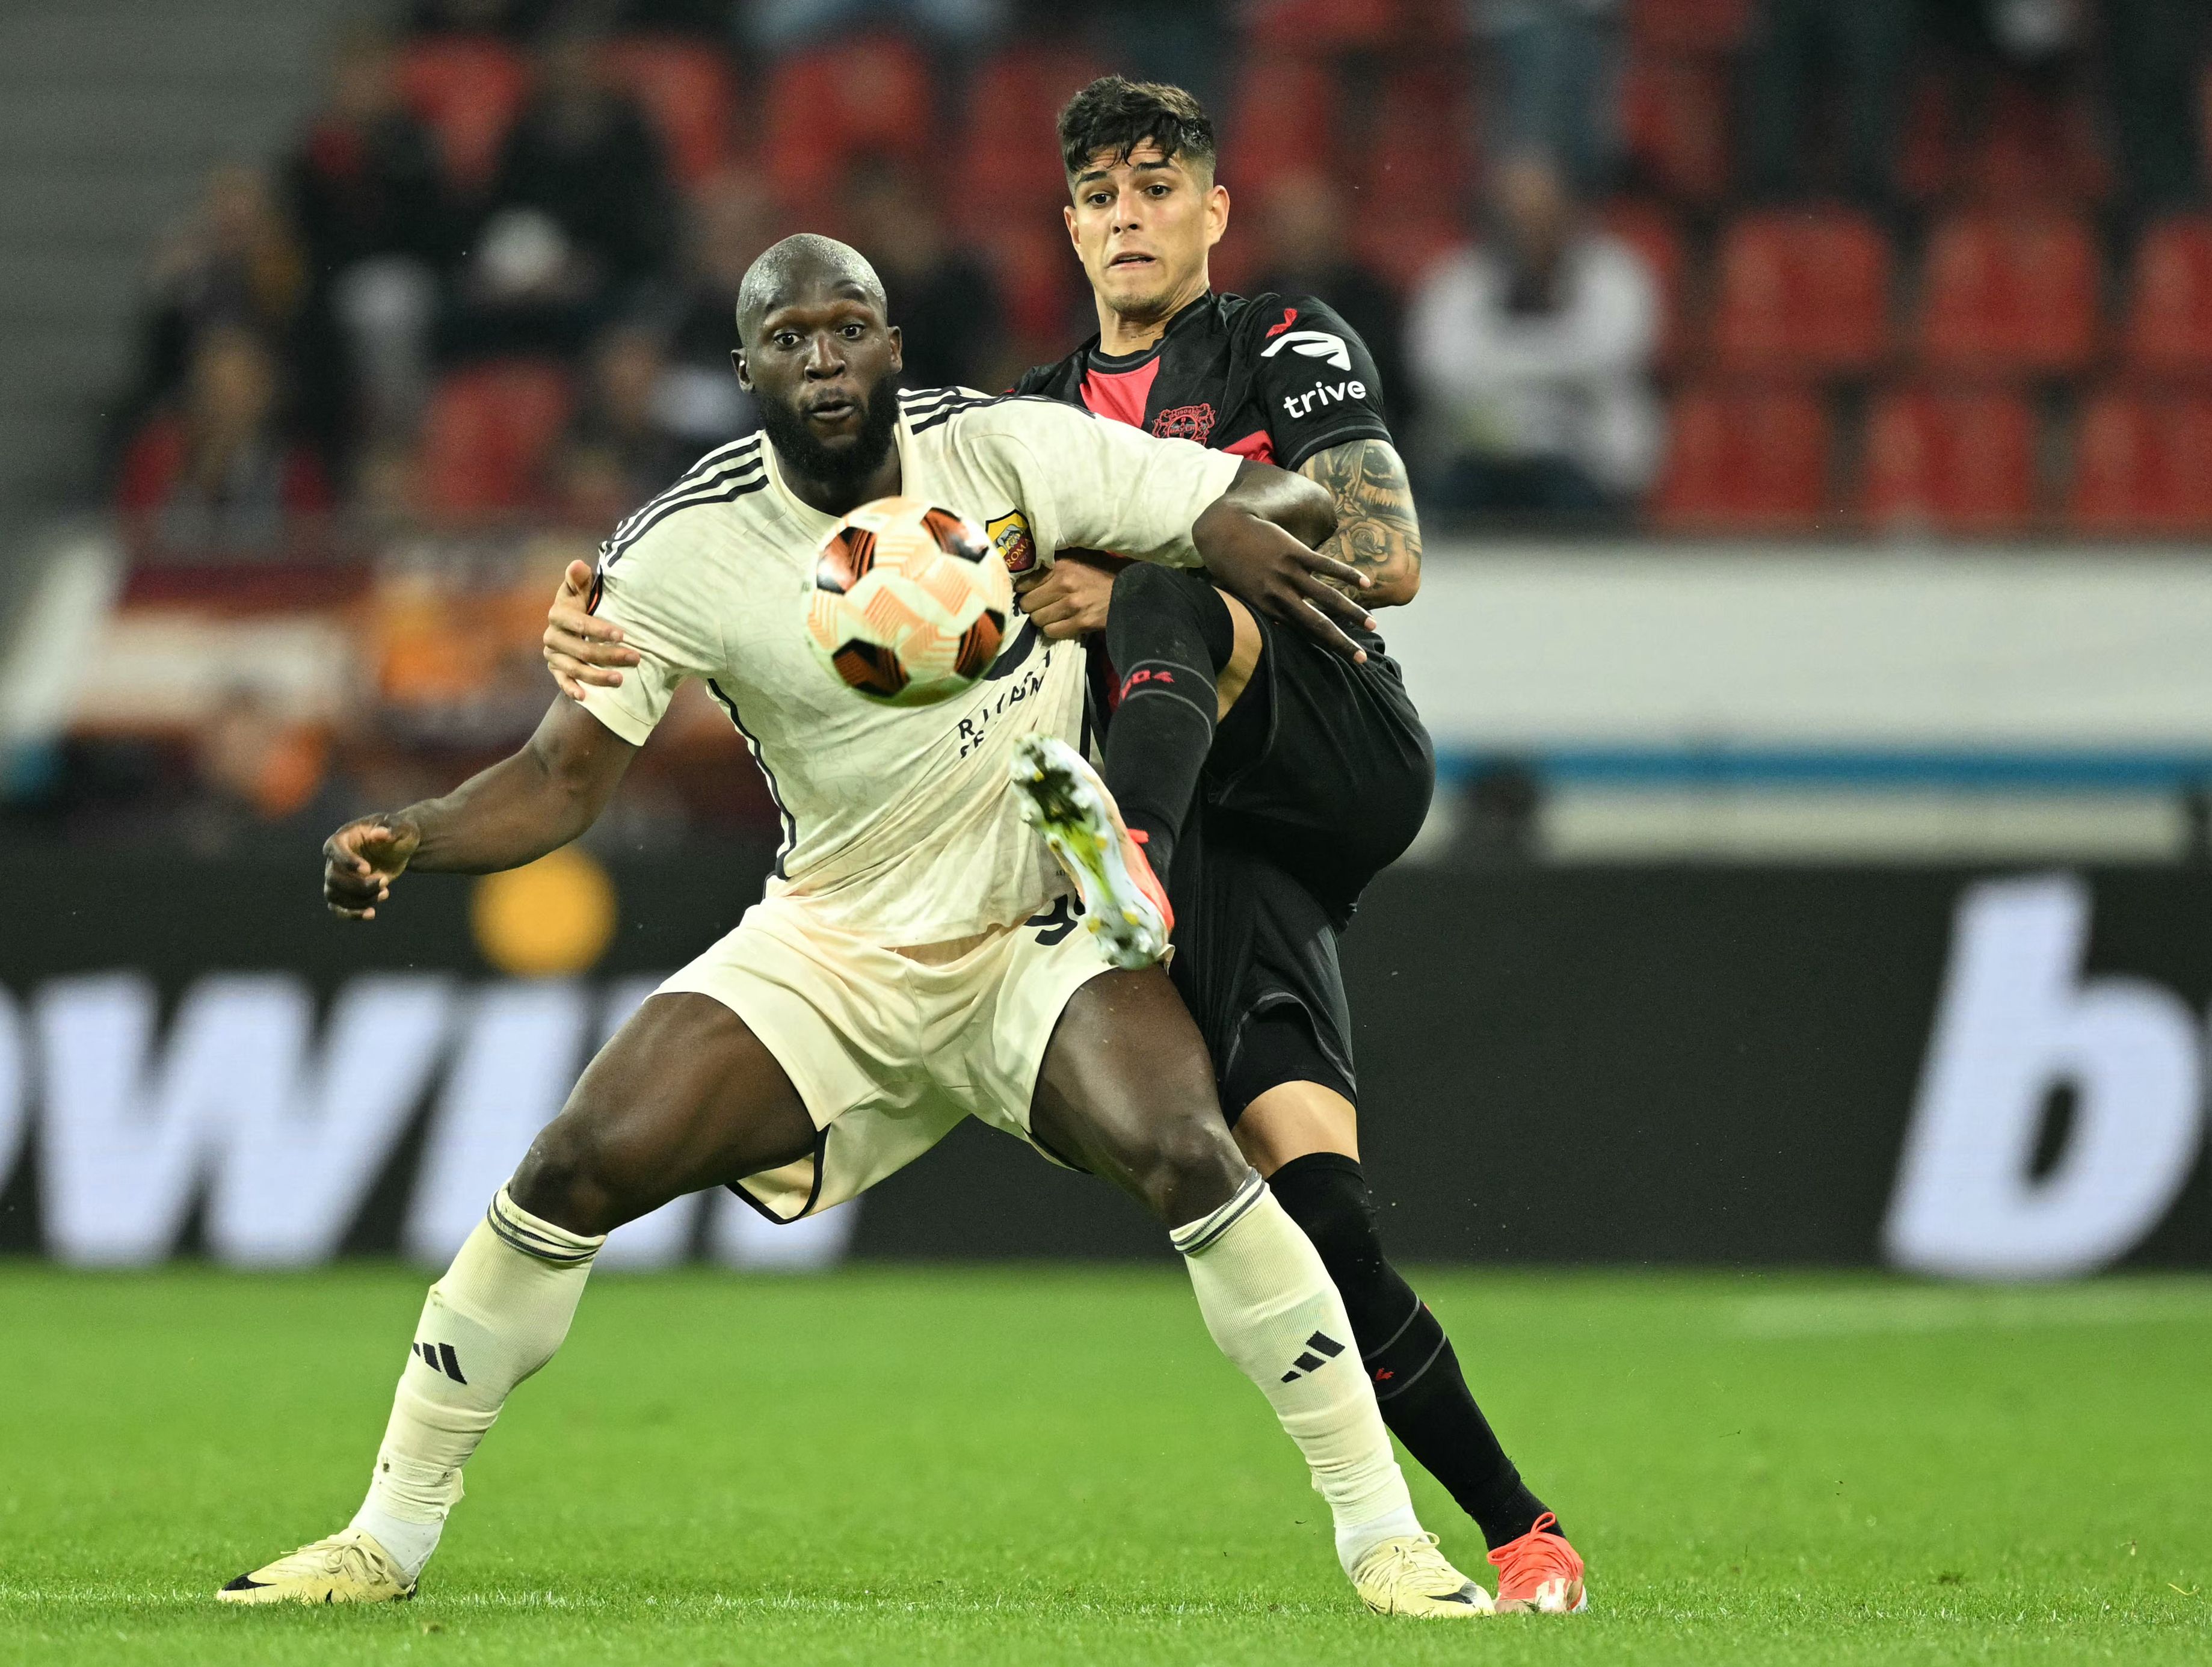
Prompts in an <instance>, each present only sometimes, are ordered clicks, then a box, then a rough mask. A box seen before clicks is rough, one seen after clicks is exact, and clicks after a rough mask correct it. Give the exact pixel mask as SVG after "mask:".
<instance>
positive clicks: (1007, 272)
mask: <svg viewBox="0 0 2212 1667" xmlns="http://www.w3.org/2000/svg"><path fill="white" fill-rule="evenodd" d="M977 240H978V241H979V242H981V244H982V246H983V247H984V248H985V249H986V251H987V258H988V259H989V262H990V270H991V276H992V277H993V278H994V279H995V280H996V281H997V283H998V286H999V300H1000V306H1001V307H1004V309H1005V318H1006V330H1007V332H1008V334H1010V335H1011V336H1012V338H1014V344H1015V345H1016V346H1018V347H1019V348H1020V349H1021V350H1022V356H1023V358H1024V359H1025V360H1026V361H1028V362H1033V363H1041V362H1043V361H1045V360H1048V359H1056V358H1058V357H1060V356H1061V355H1062V354H1064V353H1066V351H1067V346H1068V344H1069V343H1070V342H1071V341H1073V340H1077V339H1079V338H1081V337H1084V336H1087V335H1089V334H1090V333H1091V325H1085V324H1082V323H1081V322H1080V320H1081V319H1084V318H1085V317H1087V316H1088V314H1089V309H1088V308H1087V307H1081V306H1079V298H1081V299H1083V300H1087V299H1088V298H1089V295H1090V292H1089V290H1088V289H1086V288H1085V285H1084V282H1083V269H1082V267H1081V266H1080V265H1078V264H1077V262H1076V259H1075V251H1074V250H1073V249H1072V248H1070V247H1069V246H1068V242H1067V234H1066V232H1064V231H1063V230H1061V228H1060V224H1059V222H1056V221H1053V220H1048V219H1044V218H1042V217H1035V216H1031V217H1017V216H1009V217H1007V218H1006V219H1005V220H1002V221H1000V222H998V223H997V224H995V225H994V226H991V227H989V228H983V229H981V230H979V232H978V233H977Z"/></svg>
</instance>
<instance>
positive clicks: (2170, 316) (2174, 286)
mask: <svg viewBox="0 0 2212 1667" xmlns="http://www.w3.org/2000/svg"><path fill="white" fill-rule="evenodd" d="M2125 338H2126V354H2127V360H2128V362H2129V364H2130V365H2131V366H2133V367H2134V368H2136V369H2137V370H2139V371H2142V372H2144V373H2146V374H2150V375H2154V376H2191V377H2212V216H2203V215H2188V216H2177V217H2175V218H2173V219H2172V220H2167V221H2163V222H2160V223H2159V224H2158V225H2155V226H2154V227H2152V228H2150V230H2149V231H2148V232H2146V233H2145V234H2143V238H2142V241H2141V242H2140V243H2138V244H2137V245H2136V260H2135V273H2134V277H2133V279H2132V281H2131V282H2130V284H2129V297H2128V318H2127V325H2126V330H2125Z"/></svg>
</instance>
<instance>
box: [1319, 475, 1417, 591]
mask: <svg viewBox="0 0 2212 1667" xmlns="http://www.w3.org/2000/svg"><path fill="white" fill-rule="evenodd" d="M1298 472H1299V473H1300V474H1302V475H1304V476H1305V477H1306V478H1307V479H1309V480H1313V481H1317V482H1319V483H1320V484H1322V486H1324V487H1326V488H1328V495H1329V496H1331V497H1333V498H1334V499H1335V500H1336V534H1335V536H1334V538H1331V539H1330V540H1329V541H1328V543H1327V544H1325V545H1322V554H1324V555H1328V556H1334V557H1336V558H1337V559H1338V560H1339V561H1340V562H1348V563H1351V564H1352V566H1353V567H1356V568H1358V569H1359V570H1360V571H1361V572H1362V573H1364V574H1366V575H1368V576H1369V577H1370V578H1371V579H1372V580H1374V581H1375V588H1374V589H1372V590H1367V591H1362V592H1361V593H1359V599H1360V600H1361V601H1363V602H1364V603H1365V604H1366V605H1368V606H1369V607H1370V608H1392V607H1398V606H1400V605H1403V604H1405V603H1407V602H1410V601H1412V600H1413V596H1414V593H1416V592H1417V591H1419V589H1420V587H1421V523H1420V519H1419V516H1417V515H1416V514H1414V513H1413V488H1412V487H1411V486H1410V485H1408V484H1407V481H1406V464H1405V459H1402V458H1401V457H1400V456H1399V455H1398V449H1397V447H1395V446H1393V445H1391V443H1390V442H1389V441H1387V440H1348V441H1345V443H1344V444H1343V445H1341V446H1331V447H1328V450H1326V451H1321V452H1316V453H1314V454H1313V455H1312V456H1311V457H1310V458H1308V459H1306V460H1305V461H1304V463H1303V464H1302V465H1299V468H1298Z"/></svg>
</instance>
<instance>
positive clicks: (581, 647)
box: [544, 562, 639, 701]
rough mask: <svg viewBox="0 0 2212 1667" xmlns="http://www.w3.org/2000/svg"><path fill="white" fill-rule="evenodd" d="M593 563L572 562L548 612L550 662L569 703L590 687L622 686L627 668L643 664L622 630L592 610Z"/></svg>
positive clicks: (547, 653)
mask: <svg viewBox="0 0 2212 1667" xmlns="http://www.w3.org/2000/svg"><path fill="white" fill-rule="evenodd" d="M591 603H592V564H591V563H589V562H571V563H568V572H566V573H565V574H563V575H562V576H561V587H560V588H559V589H558V590H556V591H555V592H554V593H553V605H552V606H551V607H550V608H548V609H547V610H546V611H545V636H544V652H545V664H546V666H547V667H548V668H549V669H550V671H551V672H552V673H553V681H554V682H556V683H557V684H560V685H561V692H562V694H564V695H566V696H567V697H568V698H569V699H570V700H573V701H580V700H582V699H583V698H584V690H585V688H586V686H587V685H591V686H596V687H598V688H601V689H617V688H620V687H621V686H622V680H623V674H622V668H623V666H635V665H636V664H637V663H638V659H639V655H638V652H637V650H636V649H635V648H625V647H624V646H623V630H622V627H621V626H619V625H617V624H615V622H614V621H613V620H611V619H601V618H598V617H597V616H596V615H594V614H593V613H592V611H591Z"/></svg>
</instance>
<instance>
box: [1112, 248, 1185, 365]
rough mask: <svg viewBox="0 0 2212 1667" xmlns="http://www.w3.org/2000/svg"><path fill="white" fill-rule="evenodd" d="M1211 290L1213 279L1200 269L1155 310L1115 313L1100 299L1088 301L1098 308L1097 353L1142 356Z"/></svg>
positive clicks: (1116, 355)
mask: <svg viewBox="0 0 2212 1667" xmlns="http://www.w3.org/2000/svg"><path fill="white" fill-rule="evenodd" d="M1212 287H1213V280H1212V276H1211V275H1210V274H1209V273H1208V272H1207V271H1206V268H1205V267H1203V266H1200V268H1199V269H1198V271H1196V272H1195V273H1194V275H1193V276H1192V277H1191V280H1190V282H1189V283H1187V284H1185V285H1184V286H1183V287H1182V289H1179V290H1177V291H1176V293H1175V294H1174V295H1170V297H1169V298H1168V300H1167V301H1166V303H1165V304H1164V306H1162V307H1159V308H1158V310H1157V311H1150V310H1148V311H1146V313H1142V314H1141V315H1140V314H1137V313H1116V312H1115V311H1114V309H1113V308H1112V307H1109V306H1107V305H1106V303H1105V301H1103V300H1101V299H1099V298H1098V297H1097V296H1096V295H1094V296H1093V297H1092V298H1091V299H1092V300H1093V301H1095V302H1097V307H1098V350H1099V351H1100V352H1101V353H1104V354H1107V355H1109V356H1112V357H1115V358H1119V357H1121V356H1122V355H1124V354H1127V353H1142V352H1143V351H1144V350H1146V348H1149V347H1152V346H1154V345H1155V344H1158V341H1159V339H1160V338H1161V337H1163V336H1164V335H1166V334H1167V333H1168V326H1169V325H1171V324H1173V323H1174V322H1175V321H1176V319H1177V318H1178V317H1179V316H1181V314H1182V310H1183V309H1184V308H1185V307H1188V306H1189V305H1190V304H1191V303H1192V302H1193V301H1200V300H1202V299H1204V297H1205V295H1206V291H1207V290H1209V289H1212Z"/></svg>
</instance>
